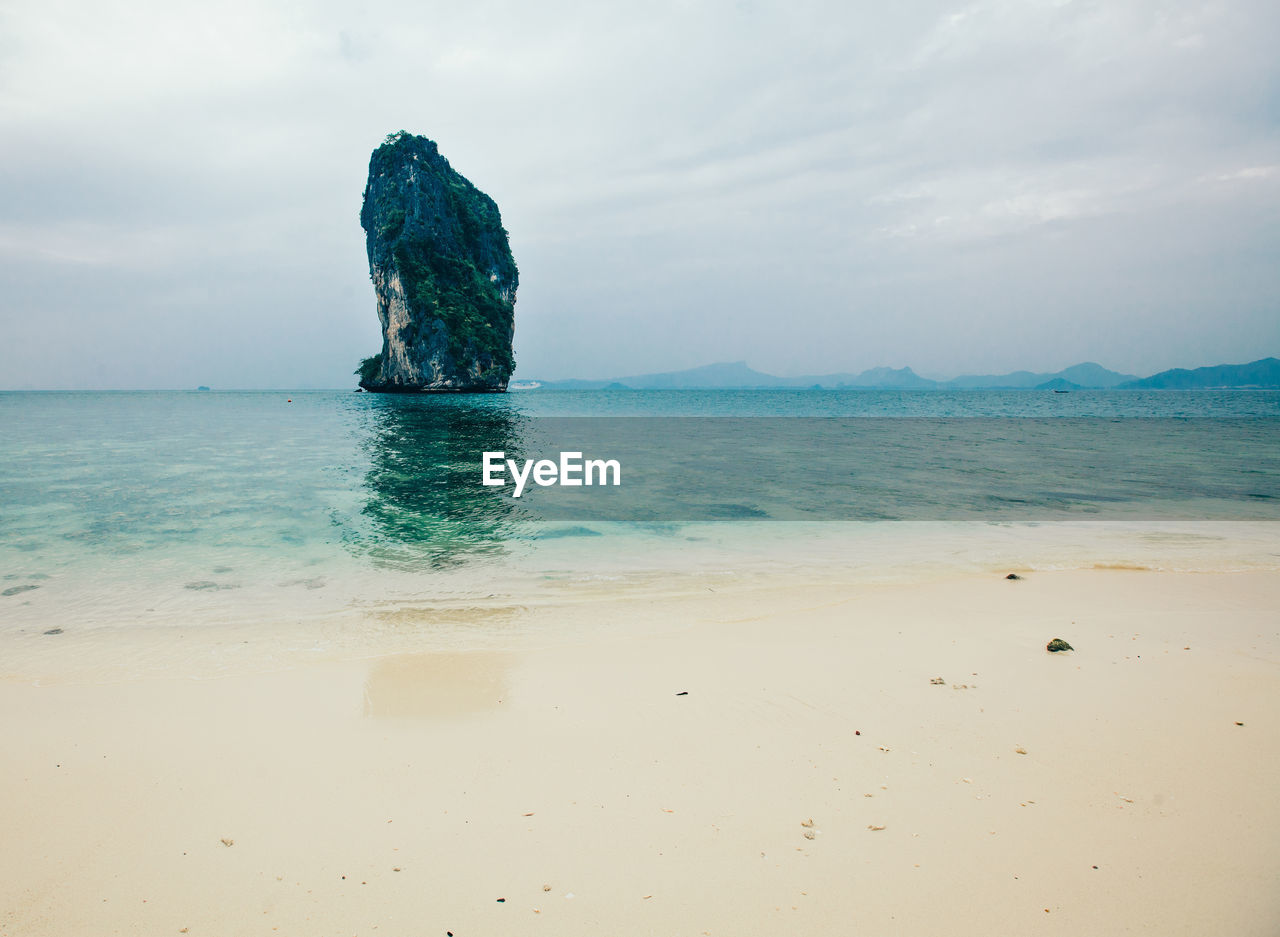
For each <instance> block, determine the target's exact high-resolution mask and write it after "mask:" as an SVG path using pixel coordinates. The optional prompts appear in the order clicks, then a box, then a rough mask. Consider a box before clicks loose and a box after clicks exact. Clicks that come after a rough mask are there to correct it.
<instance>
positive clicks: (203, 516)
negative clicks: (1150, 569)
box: [0, 391, 1280, 631]
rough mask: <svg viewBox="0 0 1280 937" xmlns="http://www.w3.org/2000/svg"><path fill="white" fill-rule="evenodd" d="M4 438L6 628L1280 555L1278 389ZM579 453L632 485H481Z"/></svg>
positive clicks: (168, 418)
mask: <svg viewBox="0 0 1280 937" xmlns="http://www.w3.org/2000/svg"><path fill="white" fill-rule="evenodd" d="M0 437H2V438H3V440H4V442H3V449H2V450H0V493H2V495H3V497H2V498H0V631H3V630H5V629H9V630H19V631H27V630H31V629H36V628H42V627H53V626H57V627H67V626H69V625H74V626H76V627H124V626H136V625H140V624H145V625H156V626H159V625H165V624H171V623H174V622H183V623H192V622H195V623H224V622H228V621H256V620H263V619H272V620H274V619H282V618H287V619H290V620H306V619H308V618H309V617H311V616H325V615H330V616H331V615H335V614H341V615H351V616H358V615H360V614H367V613H368V611H369V609H371V608H383V607H385V605H386V603H394V602H404V601H420V600H422V599H423V598H424V597H425V598H434V599H441V600H443V598H444V597H453V598H455V599H456V598H457V597H458V596H464V597H466V596H470V597H481V598H483V597H487V596H491V595H494V594H498V593H501V594H504V595H510V594H523V593H522V590H529V589H539V588H546V587H547V583H552V584H559V585H558V586H556V587H557V588H565V589H568V588H570V586H569V585H566V583H573V582H580V581H584V580H592V581H613V580H619V581H621V580H628V579H629V578H631V579H634V578H635V577H639V576H642V575H644V576H649V577H650V579H652V578H653V577H659V578H660V577H662V576H668V575H683V574H685V573H688V572H689V571H691V570H718V571H721V572H727V573H730V574H734V575H739V574H744V571H747V570H751V569H779V568H801V567H806V568H809V567H813V566H814V565H815V564H816V565H819V566H822V565H824V564H825V566H826V567H827V568H831V569H836V568H839V569H840V570H841V574H842V575H855V576H856V575H866V576H870V577H881V578H884V577H889V578H892V577H893V576H895V575H901V574H902V571H903V570H904V569H906V568H908V567H913V566H914V567H918V568H920V569H924V568H926V567H927V568H929V569H934V570H937V569H953V570H954V569H969V568H975V567H986V566H993V567H994V566H997V565H999V564H1005V563H1015V564H1016V563H1023V564H1027V563H1030V564H1032V565H1036V564H1039V565H1076V564H1079V565H1088V564H1089V563H1090V562H1120V563H1130V562H1143V563H1147V564H1149V565H1173V566H1179V567H1180V568H1248V567H1253V566H1258V565H1268V564H1275V563H1276V562H1277V557H1276V545H1275V542H1274V537H1273V535H1272V533H1271V531H1272V530H1273V529H1275V527H1274V526H1273V523H1272V522H1274V521H1275V520H1276V519H1280V393H1275V392H1169V391H1164V392H1151V393H1143V392H1073V393H1071V394H1048V393H1043V392H1025V391H1007V392H979V391H968V392H956V393H942V392H883V391H747V392H733V391H676V392H662V391H653V392H634V391H616V392H614V391H588V392H571V391H536V392H523V393H511V394H507V395H492V396H482V397H470V396H450V397H443V396H383V395H370V394H353V393H349V392H339V391H333V392H302V393H296V394H293V395H292V396H291V397H290V396H289V395H287V394H283V393H279V392H190V393H186V392H154V393H152V392H138V393H4V394H0ZM569 445H572V446H575V447H579V448H581V449H582V450H583V451H585V452H588V454H594V455H600V456H606V457H615V458H619V459H620V461H621V462H622V464H623V465H624V466H626V469H625V471H626V472H627V475H626V478H625V483H624V484H623V485H622V486H620V487H619V488H618V489H605V488H596V489H591V490H588V489H585V488H584V489H578V490H576V491H567V492H566V490H565V489H555V488H545V489H541V488H539V489H531V490H530V492H529V494H528V495H527V496H526V497H525V498H522V499H520V500H519V501H516V500H514V499H512V498H511V497H510V496H509V494H510V492H509V490H507V489H504V490H502V491H498V490H495V489H492V488H485V487H484V486H482V485H480V484H479V472H480V469H479V458H480V453H481V452H482V451H485V450H487V449H491V448H494V449H497V448H500V449H502V450H503V451H504V452H506V453H507V454H508V455H520V456H521V457H534V456H542V455H547V454H554V453H555V452H556V451H557V450H558V449H562V448H565V447H566V446H569ZM725 521H729V523H725ZM1090 522H1093V523H1092V526H1091V525H1090ZM1063 531H1070V533H1069V534H1064V533H1063ZM925 547H927V548H925Z"/></svg>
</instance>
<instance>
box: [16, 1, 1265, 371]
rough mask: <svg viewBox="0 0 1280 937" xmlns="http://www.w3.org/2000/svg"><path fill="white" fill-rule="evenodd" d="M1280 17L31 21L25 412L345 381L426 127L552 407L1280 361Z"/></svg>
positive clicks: (642, 12)
mask: <svg viewBox="0 0 1280 937" xmlns="http://www.w3.org/2000/svg"><path fill="white" fill-rule="evenodd" d="M1277 37H1280V4H1277V3H1275V0H1256V2H1255V0H1229V2H1220V3H1199V2H1196V3H1193V2H1181V0H1171V2H1164V3H1156V2H1129V0H1105V2H1097V3H1093V2H1070V0H1055V2H1038V0H1016V2H1015V0H980V2H976V3H967V4H966V3H963V2H960V3H948V4H944V3H902V4H889V3H884V2H879V0H877V2H867V3H850V2H834V3H818V2H796V0H792V2H786V3H781V2H779V3H768V2H763V0H742V2H723V3H722V2H663V0H654V2H648V3H645V4H625V5H624V4H614V3H564V2H540V3H518V2H474V0H471V2H459V0H451V2H449V3H447V4H436V3H423V2H418V0H414V2H405V3H398V2H386V3H383V2H365V3H362V2H343V3H336V2H335V3H306V2H287V3H284V2H280V3H273V2H263V0H252V2H242V0H222V2H219V3H217V4H214V3H209V2H208V0H202V2H200V3H198V4H197V3H182V2H174V0H163V2H153V0H129V2H128V3H115V2H101V0H94V2H87V0H79V2H57V0H0V387H4V388H28V387H30V388H53V387H73V388H80V387H104V388H124V387H192V386H194V385H196V384H209V385H212V386H215V387H224V388H226V387H334V386H349V385H350V384H351V383H352V382H353V380H354V379H353V378H352V377H351V371H352V369H353V368H354V366H355V364H356V362H357V361H358V360H359V359H360V358H361V357H363V356H365V355H368V354H372V353H373V352H375V351H376V350H377V349H378V348H379V347H380V342H381V337H380V333H379V329H378V323H377V316H376V313H375V304H374V298H373V290H372V287H371V285H370V283H369V278H368V267H367V261H366V257H365V251H364V233H363V232H362V231H361V229H360V223H359V211H360V197H361V192H362V190H363V188H364V183H365V175H366V172H367V169H368V160H369V154H370V152H371V151H372V149H373V148H374V147H376V146H377V145H378V143H379V142H381V140H382V138H383V137H384V136H385V135H386V134H387V133H388V132H390V131H393V130H398V129H401V128H404V129H407V130H410V131H412V132H415V133H421V134H424V135H426V136H429V137H431V138H432V139H434V140H436V141H437V142H438V143H439V145H440V150H441V152H443V153H444V154H445V156H447V157H448V158H449V160H450V161H451V162H452V164H453V165H454V167H455V168H456V169H457V170H458V171H460V172H461V173H463V174H464V175H465V176H467V177H468V178H469V179H471V180H472V181H473V182H474V183H475V184H476V185H477V186H479V187H480V188H481V189H482V190H484V191H485V192H487V193H488V194H489V195H491V196H492V197H493V198H494V199H495V200H496V201H497V203H498V205H499V207H500V208H501V210H502V216H503V221H504V223H505V225H506V227H507V229H508V230H509V231H510V232H511V242H512V249H513V251H514V253H515V257H516V262H517V264H518V265H519V267H520V291H519V295H518V301H517V304H516V356H517V359H518V371H517V376H518V377H525V378H531V377H543V378H562V377H605V376H615V375H622V374H633V373H640V372H648V371H665V370H674V369H679V368H685V367H692V366H695V365H700V364H706V363H710V362H715V361H733V360H746V361H747V362H748V363H749V364H751V365H752V366H753V367H756V368H758V369H760V370H763V371H768V372H772V373H778V374H806V373H808V374H812V373H822V372H832V371H860V370H862V369H864V368H868V367H873V366H878V365H890V366H895V367H897V366H902V365H908V364H909V365H911V366H913V367H914V368H915V369H916V370H917V371H919V372H920V373H922V374H925V375H926V376H931V377H949V376H953V375H955V374H959V373H974V372H979V373H981V372H999V371H1007V370H1012V369H1014V368H1021V367H1027V368H1031V369H1034V370H1045V371H1049V370H1056V369H1058V368H1061V367H1063V366H1066V365H1070V364H1073V363H1076V362H1079V361H1083V360H1095V361H1098V362H1100V363H1102V364H1103V365H1106V366H1108V367H1111V368H1115V369H1117V370H1121V371H1127V372H1133V373H1139V374H1148V373H1151V372H1153V371H1157V370H1160V369H1163V368H1167V367H1174V366H1197V365H1202V364H1216V363H1220V362H1239V361H1247V360H1252V359H1254V358H1258V357H1262V356H1265V355H1273V354H1280V56H1277V54H1276V39H1277Z"/></svg>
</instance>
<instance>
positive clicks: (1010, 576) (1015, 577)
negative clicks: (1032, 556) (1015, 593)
mask: <svg viewBox="0 0 1280 937" xmlns="http://www.w3.org/2000/svg"><path fill="white" fill-rule="evenodd" d="M1004 578H1005V579H1021V578H1022V577H1021V576H1019V575H1018V574H1017V573H1010V574H1009V575H1007V576H1005V577H1004Z"/></svg>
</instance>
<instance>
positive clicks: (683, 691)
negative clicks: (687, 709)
mask: <svg viewBox="0 0 1280 937" xmlns="http://www.w3.org/2000/svg"><path fill="white" fill-rule="evenodd" d="M688 695H689V691H688V690H681V691H680V692H679V693H677V694H676V696H688Z"/></svg>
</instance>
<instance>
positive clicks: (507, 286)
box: [357, 131, 519, 391]
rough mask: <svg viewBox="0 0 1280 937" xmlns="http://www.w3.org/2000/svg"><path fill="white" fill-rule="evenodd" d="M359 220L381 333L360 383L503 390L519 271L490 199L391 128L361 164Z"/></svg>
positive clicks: (432, 149)
mask: <svg viewBox="0 0 1280 937" xmlns="http://www.w3.org/2000/svg"><path fill="white" fill-rule="evenodd" d="M360 223H361V225H362V226H363V228H364V230H365V239H366V240H365V243H366V248H367V251H368V255H369V272H370V275H371V277H372V279H373V282H374V288H375V291H376V292H377V295H378V316H379V319H380V320H381V323H382V327H383V347H382V353H381V354H380V355H377V356H374V357H373V358H366V359H365V360H364V361H363V362H362V363H361V366H360V369H359V370H358V371H357V373H358V374H359V375H360V383H361V386H363V387H366V388H367V389H369V390H480V391H488V390H505V389H506V386H507V381H508V379H509V378H510V376H511V372H512V370H513V369H514V367H515V359H514V356H513V354H512V348H511V342H512V336H513V331H514V307H515V294H516V287H517V285H518V281H519V273H518V271H517V269H516V265H515V260H514V258H513V257H512V256H511V249H510V246H509V244H508V241H507V232H506V229H504V228H503V226H502V218H501V215H500V214H499V212H498V206H497V205H496V204H495V203H494V201H493V199H491V198H489V197H488V196H487V195H485V194H484V193H483V192H481V191H480V190H479V189H477V188H476V187H475V186H474V185H472V184H471V183H470V182H469V181H468V180H467V179H465V178H464V177H463V176H461V175H460V174H458V173H457V172H456V171H455V170H454V169H453V168H452V167H451V166H450V165H449V162H448V160H446V159H445V158H444V157H443V156H441V155H440V152H439V150H438V149H437V147H436V144H435V143H433V142H432V141H431V140H428V139H427V138H426V137H420V136H415V135H413V134H410V133H406V132H405V131H400V132H399V133H394V134H391V135H390V136H388V137H387V138H386V140H385V141H384V142H383V144H382V145H381V146H380V147H378V148H377V149H376V150H375V151H374V153H373V156H372V158H371V159H370V161H369V181H368V184H367V186H366V187H365V193H364V205H363V207H362V209H361V212H360Z"/></svg>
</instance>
